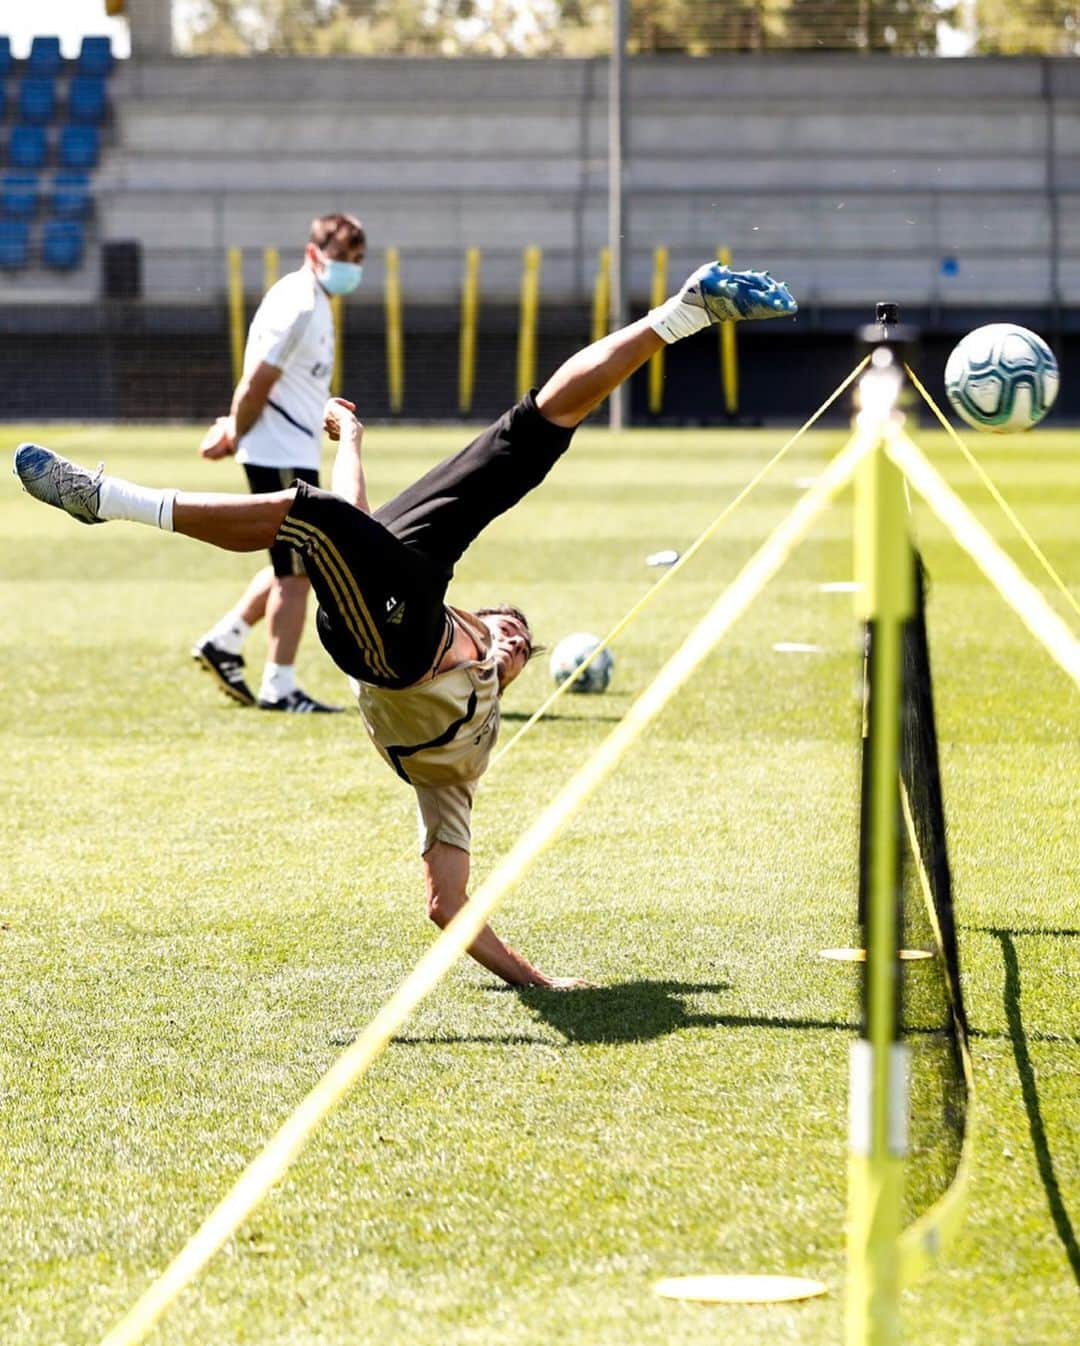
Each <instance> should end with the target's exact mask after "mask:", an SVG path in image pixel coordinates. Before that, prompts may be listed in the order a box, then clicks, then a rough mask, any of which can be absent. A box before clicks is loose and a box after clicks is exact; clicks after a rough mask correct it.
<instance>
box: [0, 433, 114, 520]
mask: <svg viewBox="0 0 1080 1346" xmlns="http://www.w3.org/2000/svg"><path fill="white" fill-rule="evenodd" d="M13 471H14V473H15V475H16V476H17V477H18V478H19V480H20V481H21V482H22V484H23V490H24V491H26V493H27V494H28V495H32V496H33V497H34V499H35V500H40V501H41V502H42V503H43V504H45V505H52V506H54V507H55V508H56V509H62V510H64V511H66V513H68V514H70V515H71V517H72V518H73V519H78V521H79V523H104V522H105V520H104V519H102V518H101V517H100V516H99V515H98V506H99V503H100V498H101V478H102V475H103V473H102V468H101V467H100V466H99V467H98V469H97V471H96V472H88V471H87V470H86V468H85V467H80V466H79V465H78V463H72V462H69V461H68V459H66V458H61V457H60V455H59V454H58V453H53V451H52V450H51V449H46V448H45V447H44V446H43V445H41V444H20V445H19V447H18V448H17V449H16V450H15V463H14V467H13Z"/></svg>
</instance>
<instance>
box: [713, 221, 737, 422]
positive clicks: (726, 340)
mask: <svg viewBox="0 0 1080 1346" xmlns="http://www.w3.org/2000/svg"><path fill="white" fill-rule="evenodd" d="M716 260H717V261H718V262H723V264H724V266H730V265H731V249H730V248H728V247H724V248H718V249H717V252H716ZM735 342H736V338H735V324H734V323H733V322H722V323H721V324H720V382H721V386H722V388H723V390H724V410H725V411H726V412H727V414H728V415H729V416H736V415H738V411H739V353H738V348H737V346H736V344H735Z"/></svg>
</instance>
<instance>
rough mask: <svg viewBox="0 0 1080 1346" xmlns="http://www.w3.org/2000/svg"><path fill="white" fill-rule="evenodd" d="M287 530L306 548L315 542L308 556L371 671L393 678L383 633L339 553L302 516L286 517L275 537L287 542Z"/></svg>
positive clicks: (320, 530)
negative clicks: (334, 600) (329, 589)
mask: <svg viewBox="0 0 1080 1346" xmlns="http://www.w3.org/2000/svg"><path fill="white" fill-rule="evenodd" d="M290 533H293V534H295V535H297V536H298V537H299V540H300V541H301V542H302V543H303V544H304V546H305V548H306V547H307V544H309V543H310V542H311V541H313V540H314V541H315V542H316V543H317V544H318V545H317V546H316V547H314V548H312V549H311V550H310V551H308V552H307V554H308V557H309V559H310V560H311V561H313V562H314V564H315V566H316V568H317V569H318V570H319V572H320V573H321V574H322V576H323V578H324V579H325V580H326V582H327V584H328V585H329V586H330V588H331V589H332V590H333V592H334V597H335V599H336V600H337V602H338V606H339V607H340V608H341V612H342V616H343V617H344V618H345V621H346V624H347V625H348V627H349V630H350V631H351V632H352V635H353V637H354V639H355V640H356V642H357V644H358V645H359V646H360V648H361V649H362V650H363V651H364V653H365V655H366V657H367V659H368V662H369V664H370V665H371V670H372V672H374V673H379V674H381V675H382V676H383V677H387V678H393V677H394V676H395V674H394V671H393V669H392V668H391V667H390V664H389V661H388V660H387V657H386V649H385V647H384V645H383V642H382V636H381V635H380V634H379V629H378V627H377V626H376V625H375V623H374V622H373V621H372V619H371V613H370V612H369V611H368V608H367V604H366V603H365V602H364V596H363V594H362V593H361V592H360V588H359V586H358V585H357V583H356V581H355V580H354V579H353V577H352V574H351V573H350V571H349V568H348V566H347V565H346V564H345V562H344V560H343V559H342V556H341V553H340V552H339V551H338V549H337V548H336V547H335V546H334V544H333V542H332V541H331V540H330V538H329V537H327V535H326V534H325V533H324V532H323V530H322V529H321V528H317V527H316V526H315V525H314V524H311V523H308V522H307V521H306V520H305V519H295V518H293V517H291V516H286V518H285V521H284V523H282V525H281V528H280V529H279V530H278V536H279V537H284V538H285V539H286V541H288V537H289V534H290Z"/></svg>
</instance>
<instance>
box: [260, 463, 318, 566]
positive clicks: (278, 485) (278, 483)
mask: <svg viewBox="0 0 1080 1346" xmlns="http://www.w3.org/2000/svg"><path fill="white" fill-rule="evenodd" d="M243 466H244V472H245V473H246V474H247V479H248V487H249V488H250V490H251V493H252V495H269V494H270V493H271V492H272V491H283V490H285V489H286V487H288V486H291V485H292V484H293V482H294V481H306V482H307V484H308V485H309V486H318V484H319V473H318V471H317V470H316V469H315V468H313V467H260V466H259V465H258V464H257V463H245V464H244V465H243ZM270 564H271V565H272V566H273V567H274V574H275V575H277V576H279V577H282V576H285V575H304V574H306V573H307V572H306V571H305V569H304V561H303V558H302V557H301V556H300V553H299V552H298V551H296V549H295V548H293V547H289V546H287V545H286V544H285V543H284V542H275V543H274V545H273V546H272V547H271V548H270Z"/></svg>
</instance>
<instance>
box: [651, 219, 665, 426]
mask: <svg viewBox="0 0 1080 1346" xmlns="http://www.w3.org/2000/svg"><path fill="white" fill-rule="evenodd" d="M667 273H668V250H667V248H665V247H662V246H661V247H657V248H654V249H653V273H652V295H651V302H652V307H653V308H658V307H659V306H660V305H661V304H662V303H663V302H664V300H665V299H666V298H667ZM666 349H667V347H666V346H661V347H660V349H659V350H658V351H657V352H656V354H655V355H654V356H652V358H651V359H650V360H649V415H650V416H659V415H660V412H661V411H662V410H663V407H664V353H665V351H666Z"/></svg>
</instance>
